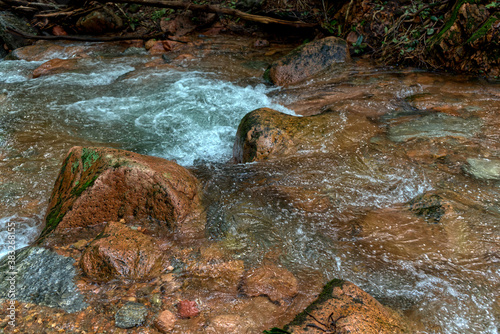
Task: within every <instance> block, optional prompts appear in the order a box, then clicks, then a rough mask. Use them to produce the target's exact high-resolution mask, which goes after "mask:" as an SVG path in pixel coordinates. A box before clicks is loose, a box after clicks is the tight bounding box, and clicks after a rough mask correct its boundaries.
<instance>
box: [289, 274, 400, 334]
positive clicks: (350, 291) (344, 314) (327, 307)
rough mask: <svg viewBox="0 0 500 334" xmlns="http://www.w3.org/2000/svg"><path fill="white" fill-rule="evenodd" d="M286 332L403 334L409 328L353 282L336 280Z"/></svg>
mask: <svg viewBox="0 0 500 334" xmlns="http://www.w3.org/2000/svg"><path fill="white" fill-rule="evenodd" d="M285 330H287V331H288V332H290V333H293V334H299V333H307V334H320V333H325V332H331V333H339V334H347V333H363V334H378V333H404V332H407V326H406V324H405V323H404V322H403V321H402V319H401V318H400V317H399V316H398V315H397V314H396V313H395V312H393V311H391V310H389V309H388V308H386V307H384V306H383V305H382V304H380V303H379V302H378V301H376V300H375V299H374V298H373V297H372V296H370V295H369V294H368V293H366V292H364V291H363V290H361V289H360V288H359V287H357V286H356V285H354V284H353V283H351V282H347V281H343V280H337V279H335V280H333V281H331V282H329V283H328V284H327V285H326V286H325V288H324V289H323V291H322V292H321V294H320V296H319V297H318V299H317V300H316V301H314V302H313V303H312V304H311V305H309V306H308V307H307V308H306V309H305V310H304V312H302V313H300V314H299V315H297V316H296V317H295V319H294V320H293V321H292V322H291V323H289V324H288V325H286V326H285Z"/></svg>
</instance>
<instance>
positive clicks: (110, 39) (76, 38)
mask: <svg viewBox="0 0 500 334" xmlns="http://www.w3.org/2000/svg"><path fill="white" fill-rule="evenodd" d="M7 31H9V32H11V33H13V34H15V35H18V36H21V37H23V38H26V39H37V40H50V41H61V40H66V41H81V42H116V41H127V40H134V39H141V40H149V39H153V38H161V39H168V40H172V41H174V42H179V43H186V42H183V41H178V40H175V39H170V38H164V34H163V33H158V34H152V35H142V36H137V35H129V36H108V37H92V36H71V35H66V36H37V35H30V34H26V33H23V32H21V31H18V30H15V29H12V28H7Z"/></svg>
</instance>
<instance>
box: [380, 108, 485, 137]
mask: <svg viewBox="0 0 500 334" xmlns="http://www.w3.org/2000/svg"><path fill="white" fill-rule="evenodd" d="M481 125H482V121H481V120H480V119H479V118H473V117H471V118H461V117H456V116H449V115H445V114H439V113H438V114H432V115H427V116H423V117H421V118H418V119H416V120H411V121H409V122H405V123H401V124H397V125H394V126H391V127H390V128H389V132H388V136H389V139H390V140H392V141H394V142H398V143H402V142H405V141H408V140H410V139H414V138H437V137H455V138H456V137H459V138H472V137H474V136H476V135H477V134H479V133H480V131H481Z"/></svg>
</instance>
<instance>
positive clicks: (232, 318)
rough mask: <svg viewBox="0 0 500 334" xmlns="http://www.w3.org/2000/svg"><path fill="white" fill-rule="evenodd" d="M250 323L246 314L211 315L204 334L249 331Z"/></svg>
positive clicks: (234, 333) (227, 333) (233, 333)
mask: <svg viewBox="0 0 500 334" xmlns="http://www.w3.org/2000/svg"><path fill="white" fill-rule="evenodd" d="M251 332H252V328H251V323H250V322H249V321H248V319H247V318H246V316H243V315H238V314H221V315H218V316H215V317H213V318H212V319H210V321H209V322H208V325H207V327H206V328H205V333H206V334H245V333H251Z"/></svg>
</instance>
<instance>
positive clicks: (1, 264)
mask: <svg viewBox="0 0 500 334" xmlns="http://www.w3.org/2000/svg"><path fill="white" fill-rule="evenodd" d="M10 256H12V255H6V256H5V257H3V258H2V259H1V260H0V298H10V296H9V291H10V290H11V287H12V286H11V283H14V284H15V290H14V295H15V297H14V299H15V300H19V301H22V302H27V303H33V304H37V305H43V306H49V307H57V308H61V309H63V310H65V311H66V312H70V313H71V312H78V311H81V310H83V309H85V308H86V307H87V304H86V303H85V302H84V301H83V296H82V295H81V294H80V293H79V291H78V288H77V287H76V285H75V283H74V281H73V279H74V277H75V275H76V271H75V267H74V266H73V263H74V262H75V260H73V259H72V258H67V257H64V256H61V255H58V254H56V253H54V252H52V251H50V250H47V249H45V248H38V247H26V248H23V249H21V250H18V251H16V252H15V259H14V260H13V261H14V262H12V263H9V261H11V260H12V259H13V258H10ZM14 263H15V264H14ZM12 264H14V266H13V267H12V266H11V265H12ZM12 272H15V273H16V274H15V275H13V274H12ZM13 278H14V280H13Z"/></svg>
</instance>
